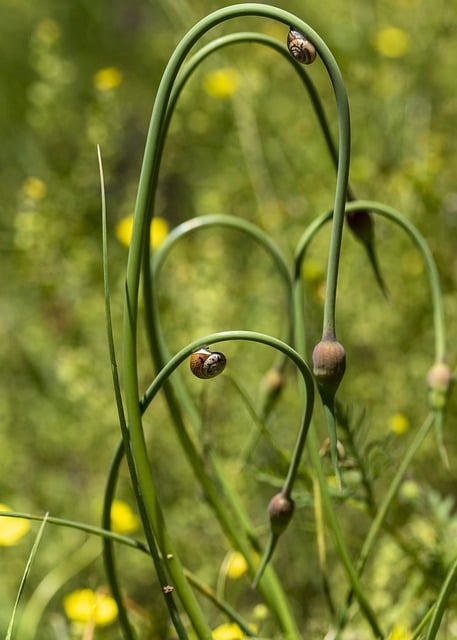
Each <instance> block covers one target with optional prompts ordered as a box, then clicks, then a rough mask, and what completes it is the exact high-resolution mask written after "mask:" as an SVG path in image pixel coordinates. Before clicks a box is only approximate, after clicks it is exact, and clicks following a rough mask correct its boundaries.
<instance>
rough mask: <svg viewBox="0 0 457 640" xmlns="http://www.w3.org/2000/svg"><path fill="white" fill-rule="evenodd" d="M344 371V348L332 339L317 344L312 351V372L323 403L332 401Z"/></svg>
mask: <svg viewBox="0 0 457 640" xmlns="http://www.w3.org/2000/svg"><path fill="white" fill-rule="evenodd" d="M345 370H346V353H345V351H344V347H343V345H342V344H340V343H339V342H338V341H337V340H336V339H335V338H334V337H327V338H324V339H323V340H321V342H318V343H317V345H316V346H315V347H314V351H313V372H314V377H315V378H316V382H317V386H318V387H319V392H320V394H321V397H322V399H323V400H324V401H332V400H333V397H334V396H335V393H336V390H337V389H338V386H339V384H340V382H341V380H342V379H343V376H344V372H345Z"/></svg>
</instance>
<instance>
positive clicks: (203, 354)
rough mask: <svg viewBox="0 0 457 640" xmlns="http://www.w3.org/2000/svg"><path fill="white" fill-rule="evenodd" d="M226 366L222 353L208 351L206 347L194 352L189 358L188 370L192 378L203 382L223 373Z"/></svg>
mask: <svg viewBox="0 0 457 640" xmlns="http://www.w3.org/2000/svg"><path fill="white" fill-rule="evenodd" d="M226 364H227V359H226V357H225V356H224V354H223V353H220V352H219V351H210V350H209V349H208V348H206V347H204V348H202V349H199V350H198V351H195V352H194V353H193V354H192V355H191V356H190V370H191V371H192V373H193V374H194V376H197V378H202V379H204V380H206V379H207V378H214V377H215V376H218V375H219V374H220V373H222V372H223V371H224V369H225V365H226Z"/></svg>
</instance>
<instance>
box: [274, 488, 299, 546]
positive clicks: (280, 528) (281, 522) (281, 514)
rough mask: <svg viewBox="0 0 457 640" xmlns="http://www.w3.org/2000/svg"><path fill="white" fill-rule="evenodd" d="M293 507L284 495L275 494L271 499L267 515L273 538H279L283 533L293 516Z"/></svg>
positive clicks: (290, 500) (291, 502)
mask: <svg viewBox="0 0 457 640" xmlns="http://www.w3.org/2000/svg"><path fill="white" fill-rule="evenodd" d="M294 506H295V505H294V501H293V500H292V498H289V497H287V496H286V495H284V493H277V494H276V495H275V496H273V497H272V499H271V500H270V503H269V505H268V515H269V517H270V526H271V533H272V534H273V536H280V535H281V534H282V533H283V532H284V531H285V529H286V527H287V525H288V524H289V522H290V521H291V519H292V516H293V514H294Z"/></svg>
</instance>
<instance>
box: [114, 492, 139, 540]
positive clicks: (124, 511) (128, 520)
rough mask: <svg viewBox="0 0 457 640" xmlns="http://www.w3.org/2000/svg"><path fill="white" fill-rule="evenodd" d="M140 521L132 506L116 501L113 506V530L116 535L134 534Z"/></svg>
mask: <svg viewBox="0 0 457 640" xmlns="http://www.w3.org/2000/svg"><path fill="white" fill-rule="evenodd" d="M139 524H140V519H139V518H138V516H137V515H135V514H134V513H133V511H132V509H131V508H130V506H129V505H128V504H127V503H126V502H123V501H122V500H114V501H113V504H112V505H111V528H112V530H113V531H115V532H116V533H123V534H127V533H132V531H136V529H138V526H139Z"/></svg>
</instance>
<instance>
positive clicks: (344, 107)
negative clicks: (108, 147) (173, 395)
mask: <svg viewBox="0 0 457 640" xmlns="http://www.w3.org/2000/svg"><path fill="white" fill-rule="evenodd" d="M243 16H263V17H267V18H271V19H274V20H278V21H280V22H283V23H284V24H286V25H291V24H293V25H294V26H295V28H297V29H299V30H300V31H301V32H302V33H304V34H306V35H307V36H308V37H309V39H310V40H311V41H312V42H313V44H314V45H315V46H316V49H317V51H318V53H319V54H320V56H321V59H322V61H323V63H324V65H325V67H326V69H327V71H328V73H329V76H330V79H331V82H332V85H333V87H334V91H335V96H336V102H337V108H338V121H339V142H340V143H339V166H338V175H337V184H336V194H335V205H334V224H333V230H332V239H331V248H330V254H331V257H332V260H331V262H329V277H328V290H327V294H326V305H325V309H324V332H325V327H326V325H331V326H332V327H333V325H334V302H335V297H336V276H337V272H338V259H339V248H340V244H341V232H342V222H343V215H344V202H345V199H346V189H347V181H348V173H349V137H350V129H349V108H348V103H347V96H346V90H345V87H344V83H343V80H342V76H341V73H340V70H339V68H338V65H337V64H336V61H335V59H334V57H333V55H332V53H331V52H330V50H329V49H328V47H327V45H326V44H325V42H324V41H323V40H322V39H321V38H320V36H319V35H318V34H317V33H316V32H314V31H313V30H312V29H311V28H310V27H309V26H308V25H307V24H306V23H304V22H303V21H302V20H299V19H298V18H296V16H294V15H293V14H290V13H288V12H286V11H282V10H280V9H276V8H273V7H269V6H268V5H261V4H254V3H252V4H251V3H247V4H240V5H234V6H231V7H226V8H224V9H221V10H219V11H215V12H214V13H212V14H210V15H209V16H207V17H206V18H204V19H203V20H201V21H200V22H199V23H197V24H196V25H195V26H194V27H193V28H192V29H191V30H190V31H189V32H188V33H187V34H186V35H185V36H184V38H183V39H182V40H181V42H180V43H179V44H178V46H177V47H176V49H175V51H174V53H173V55H172V56H171V58H170V60H169V63H168V65H167V67H166V69H165V71H164V74H163V77H162V81H161V83H160V86H159V88H158V92H157V97H156V101H155V105H154V109H153V113H152V116H151V123H150V128H149V132H148V137H147V142H146V150H145V155H144V160H143V165H142V170H141V176H140V181H139V187H138V194H137V201H136V206H135V216H134V223H133V232H132V238H131V244H130V250H129V255H128V261H127V277H126V292H125V304H124V323H123V338H124V340H123V346H124V355H123V364H124V376H125V378H124V380H125V384H124V386H125V403H126V413H127V423H128V425H129V430H130V439H131V450H132V457H133V460H134V463H135V468H136V473H137V481H138V484H139V492H140V494H141V495H142V497H143V500H144V506H145V512H146V519H147V521H148V522H150V524H151V525H152V526H153V528H154V530H155V531H156V533H161V532H162V529H161V528H160V525H162V520H161V518H160V517H159V513H158V511H157V507H158V503H157V497H156V494H155V489H154V486H153V483H152V482H151V479H150V469H149V463H148V456H147V452H146V447H145V442H144V434H143V430H142V421H141V408H140V405H139V403H138V398H139V381H138V358H137V330H138V294H139V291H138V289H139V281H140V273H141V265H142V263H143V265H144V266H145V271H149V259H148V255H149V243H148V234H147V228H148V224H149V222H150V219H151V216H152V215H153V207H154V199H155V189H156V185H157V180H158V174H159V166H160V157H161V152H162V149H161V144H160V143H161V139H162V136H163V134H164V130H163V124H164V122H165V118H166V113H167V109H168V106H169V99H170V94H171V91H172V87H173V84H174V81H175V79H176V76H177V73H178V71H179V68H180V67H181V65H182V63H183V61H184V59H185V57H186V56H187V54H188V53H189V51H190V49H191V48H192V47H193V46H194V44H195V43H196V42H197V41H198V40H199V39H200V38H201V37H202V36H203V35H204V34H205V33H206V32H207V31H209V30H210V29H211V28H213V27H214V26H216V25H217V24H220V23H221V22H223V21H225V20H228V19H231V18H237V17H243ZM146 524H147V523H146ZM157 527H158V528H157ZM164 542H165V541H164ZM178 564H179V563H178V562H176V563H175V562H171V563H170V572H172V570H173V571H174V573H175V575H174V579H175V582H176V584H175V586H177V584H178V583H179V585H180V588H179V592H180V595H181V597H183V595H184V594H185V597H186V605H185V606H186V610H187V612H188V614H189V616H190V618H191V620H192V624H193V625H194V627H195V629H196V630H197V632H198V633H199V634H200V636H201V637H202V638H206V637H209V633H210V632H209V630H208V627H207V625H206V624H205V623H204V620H203V617H202V615H201V612H200V611H199V607H198V605H197V603H196V601H195V599H194V598H193V597H192V595H191V593H189V591H188V590H187V589H186V584H185V581H183V580H182V571H180V570H179V567H178Z"/></svg>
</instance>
